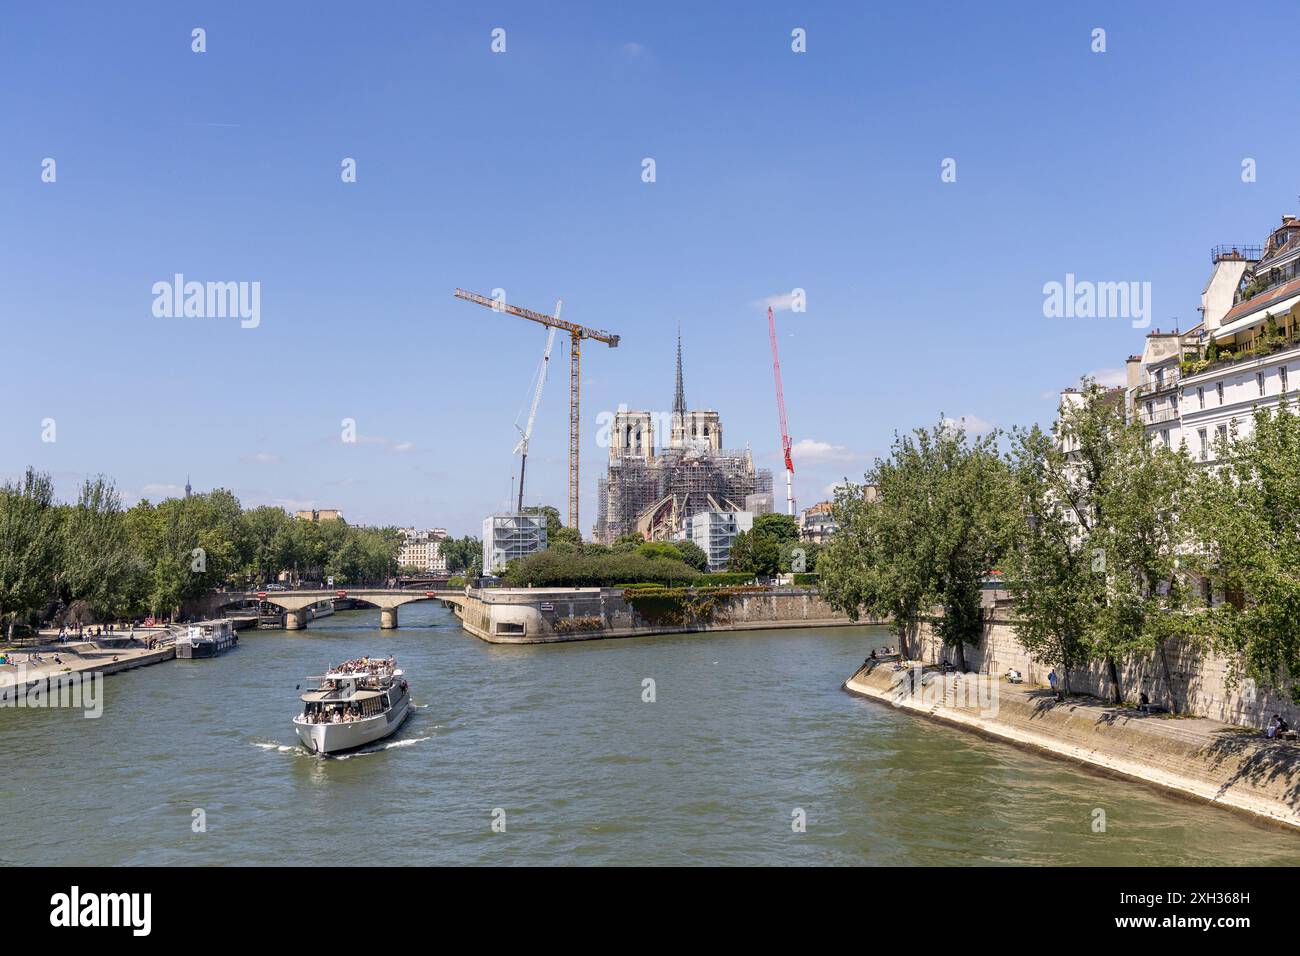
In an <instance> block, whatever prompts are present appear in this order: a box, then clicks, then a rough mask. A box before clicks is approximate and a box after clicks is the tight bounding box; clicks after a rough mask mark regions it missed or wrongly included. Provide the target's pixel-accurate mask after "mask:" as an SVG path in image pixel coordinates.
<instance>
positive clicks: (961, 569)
mask: <svg viewBox="0 0 1300 956" xmlns="http://www.w3.org/2000/svg"><path fill="white" fill-rule="evenodd" d="M998 435H999V433H998V432H996V431H993V432H990V433H989V434H986V435H984V436H983V437H982V438H978V439H976V440H975V441H974V442H968V441H967V438H966V431H965V427H964V426H962V425H960V424H954V423H951V422H941V423H940V424H939V425H938V426H936V427H935V428H934V429H933V430H932V431H931V432H930V433H929V434H926V433H922V432H918V433H917V437H918V447H919V448H920V450H921V455H922V460H923V461H924V462H925V466H926V468H927V470H928V471H929V473H930V478H929V482H928V484H929V514H928V518H927V520H926V521H925V524H924V527H925V529H926V532H927V534H928V535H929V539H930V543H929V546H928V548H927V551H928V552H929V554H930V555H931V558H932V561H933V565H932V567H931V568H930V571H929V578H930V582H929V588H928V590H929V592H930V599H931V600H932V601H933V602H934V603H936V604H938V605H940V606H941V607H942V608H943V617H942V618H940V619H939V620H938V621H937V622H936V623H935V633H936V634H937V635H938V636H939V638H940V640H942V641H943V643H944V644H945V646H947V647H951V648H954V649H955V650H956V653H957V664H958V666H959V667H960V668H961V669H962V670H963V671H964V670H965V669H966V647H967V646H970V645H975V644H978V643H979V641H980V640H981V639H982V638H983V636H984V600H983V594H984V592H983V587H984V581H985V579H986V578H987V577H988V574H989V572H990V571H991V570H993V569H994V568H996V566H997V564H998V563H999V562H1000V561H1001V559H1002V557H1003V554H1004V552H1005V550H1006V547H1007V544H1008V540H1009V535H1010V532H1011V528H1012V525H1011V522H1010V521H1009V520H1008V518H1007V505H1008V503H1009V502H1010V500H1011V497H1012V493H1011V476H1010V472H1009V469H1008V467H1007V464H1006V462H1005V461H1004V460H1003V459H1002V457H1001V456H1000V455H999V454H998V451H997V439H998Z"/></svg>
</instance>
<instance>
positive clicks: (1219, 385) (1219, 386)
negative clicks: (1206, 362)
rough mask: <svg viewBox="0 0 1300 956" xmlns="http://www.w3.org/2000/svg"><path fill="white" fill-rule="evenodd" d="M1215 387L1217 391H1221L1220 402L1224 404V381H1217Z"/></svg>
mask: <svg viewBox="0 0 1300 956" xmlns="http://www.w3.org/2000/svg"><path fill="white" fill-rule="evenodd" d="M1214 388H1215V391H1217V392H1218V393H1219V404H1220V405H1222V404H1223V383H1222V382H1216V383H1215V384H1214Z"/></svg>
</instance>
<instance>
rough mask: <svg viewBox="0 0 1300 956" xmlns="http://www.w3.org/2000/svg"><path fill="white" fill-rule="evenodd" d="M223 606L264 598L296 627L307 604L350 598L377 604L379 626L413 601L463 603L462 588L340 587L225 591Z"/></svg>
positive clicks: (388, 624)
mask: <svg viewBox="0 0 1300 956" xmlns="http://www.w3.org/2000/svg"><path fill="white" fill-rule="evenodd" d="M223 597H225V598H227V599H228V600H227V601H226V606H227V607H228V606H230V605H233V604H242V603H245V602H257V601H265V602H266V603H267V604H274V605H275V606H276V607H279V608H283V610H284V627H285V630H287V631H297V630H301V629H302V628H304V627H306V626H307V622H308V621H309V620H310V619H311V618H310V615H309V614H308V613H307V610H306V609H307V608H309V607H310V606H311V605H313V604H316V603H317V602H319V601H325V600H328V599H330V598H351V599H352V600H354V601H364V602H365V603H366V604H373V605H374V606H375V607H377V608H379V626H380V627H382V628H385V629H387V628H394V627H397V609H398V608H399V607H401V606H402V605H403V604H411V603H413V602H415V601H442V602H443V603H444V604H451V605H455V606H458V607H464V606H465V592H464V591H463V590H461V591H453V590H448V589H443V590H418V589H416V588H355V589H353V588H339V589H338V590H314V591H247V592H240V591H236V592H233V593H231V592H227V593H226V594H224V595H223Z"/></svg>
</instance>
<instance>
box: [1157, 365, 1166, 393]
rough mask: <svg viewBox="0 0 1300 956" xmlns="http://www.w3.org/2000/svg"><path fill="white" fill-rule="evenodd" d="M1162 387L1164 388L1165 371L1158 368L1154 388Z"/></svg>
mask: <svg viewBox="0 0 1300 956" xmlns="http://www.w3.org/2000/svg"><path fill="white" fill-rule="evenodd" d="M1164 387H1165V370H1164V369H1162V368H1158V369H1156V388H1164Z"/></svg>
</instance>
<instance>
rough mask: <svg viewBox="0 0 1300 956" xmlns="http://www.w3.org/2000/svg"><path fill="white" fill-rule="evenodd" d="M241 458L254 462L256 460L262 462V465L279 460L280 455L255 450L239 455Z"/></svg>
mask: <svg viewBox="0 0 1300 956" xmlns="http://www.w3.org/2000/svg"><path fill="white" fill-rule="evenodd" d="M241 460H242V461H255V462H258V463H259V464H264V465H265V464H269V463H270V462H273V461H279V460H280V456H279V455H272V454H271V453H270V452H269V451H259V452H255V453H253V454H251V455H242V456H241Z"/></svg>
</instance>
